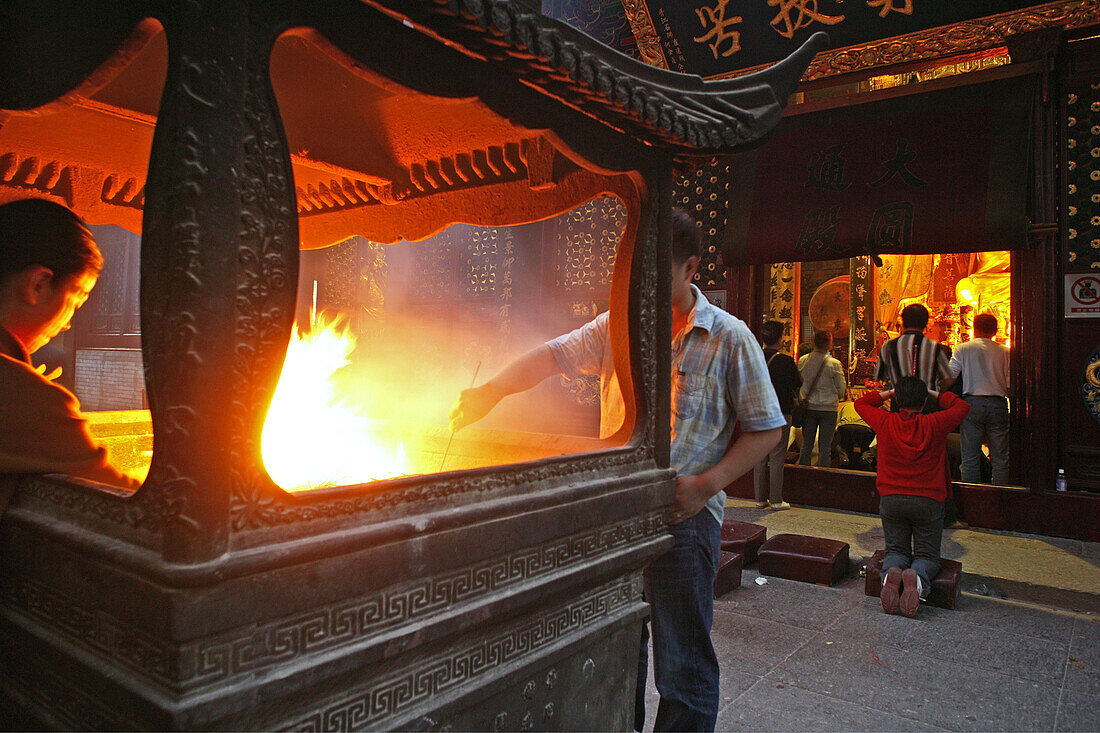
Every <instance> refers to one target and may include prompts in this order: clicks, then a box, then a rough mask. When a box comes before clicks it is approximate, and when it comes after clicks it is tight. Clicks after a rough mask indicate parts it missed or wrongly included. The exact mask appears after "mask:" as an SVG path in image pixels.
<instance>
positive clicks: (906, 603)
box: [898, 568, 920, 618]
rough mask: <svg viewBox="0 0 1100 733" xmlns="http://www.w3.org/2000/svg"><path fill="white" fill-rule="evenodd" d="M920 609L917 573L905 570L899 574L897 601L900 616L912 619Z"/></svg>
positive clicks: (910, 569)
mask: <svg viewBox="0 0 1100 733" xmlns="http://www.w3.org/2000/svg"><path fill="white" fill-rule="evenodd" d="M918 608H920V591H919V590H918V589H917V571H916V570H913V568H909V569H907V570H906V571H905V572H903V573H902V574H901V598H900V599H899V600H898V610H899V611H901V615H902V616H907V617H908V618H913V616H915V615H916V614H917V609H918Z"/></svg>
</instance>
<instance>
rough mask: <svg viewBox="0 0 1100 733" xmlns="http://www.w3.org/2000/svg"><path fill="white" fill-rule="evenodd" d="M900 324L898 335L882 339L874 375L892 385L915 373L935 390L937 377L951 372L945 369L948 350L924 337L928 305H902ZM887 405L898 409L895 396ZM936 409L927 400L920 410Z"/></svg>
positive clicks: (937, 381)
mask: <svg viewBox="0 0 1100 733" xmlns="http://www.w3.org/2000/svg"><path fill="white" fill-rule="evenodd" d="M901 326H902V329H903V330H902V333H901V335H900V336H898V337H897V338H893V339H890V340H889V341H887V342H886V343H884V344H883V345H882V349H881V350H880V351H879V355H878V364H877V365H876V366H875V379H879V380H882V381H883V382H885V383H886V384H887V386H890V387H894V386H897V384H898V382H899V381H900V380H901V378H902V377H918V378H919V379H920V380H921V381H922V382H924V386H926V387H927V388H928V390H929V391H930V392H935V391H936V390H937V389H938V388H939V381H940V380H941V379H947V378H948V377H950V376H951V373H950V372H949V371H948V364H949V363H950V359H951V352H950V350H949V349H948V348H947V347H946V346H944V345H942V344H940V343H939V342H937V341H933V340H932V339H930V338H925V336H924V329H925V327H926V326H928V309H927V308H925V307H924V306H923V305H921V304H920V303H911V304H909V305H907V306H905V308H903V309H902V311H901ZM890 409H891V411H893V412H897V411H898V405H897V401H896V400H892V401H891V404H890ZM937 409H939V405H938V404H937V403H936V402H935V401H933V400H929V401H928V404H927V405H926V406H925V409H924V412H935V411H936V410H937Z"/></svg>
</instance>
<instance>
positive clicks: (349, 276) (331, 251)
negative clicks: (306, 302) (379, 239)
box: [317, 237, 366, 313]
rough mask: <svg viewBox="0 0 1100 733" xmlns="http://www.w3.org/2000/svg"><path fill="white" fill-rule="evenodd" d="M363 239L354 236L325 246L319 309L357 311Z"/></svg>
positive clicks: (318, 289)
mask: <svg viewBox="0 0 1100 733" xmlns="http://www.w3.org/2000/svg"><path fill="white" fill-rule="evenodd" d="M364 243H366V240H365V239H363V238H362V237H352V238H351V239H348V240H346V241H344V242H341V243H340V244H334V245H333V246H331V247H329V248H327V249H326V250H324V252H325V254H324V265H323V270H322V272H323V275H322V277H321V278H320V282H319V283H318V285H317V309H318V311H334V312H340V313H352V312H354V311H355V309H356V307H357V303H358V287H359V270H360V268H361V267H362V254H361V252H360V250H361V248H362V246H363V244H364Z"/></svg>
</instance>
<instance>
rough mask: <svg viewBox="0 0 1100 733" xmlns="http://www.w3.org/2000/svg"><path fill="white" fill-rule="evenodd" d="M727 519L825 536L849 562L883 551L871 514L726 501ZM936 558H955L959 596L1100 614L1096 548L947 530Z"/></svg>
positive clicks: (1099, 552)
mask: <svg viewBox="0 0 1100 733" xmlns="http://www.w3.org/2000/svg"><path fill="white" fill-rule="evenodd" d="M726 516H727V517H731V518H733V519H739V520H741V521H743V522H755V523H756V524H762V525H764V526H765V527H767V528H768V536H769V537H773V536H775V535H777V534H779V533H781V532H790V533H793V534H806V535H811V536H813V537H828V538H830V539H835V540H841V541H843V542H847V543H848V544H849V545H851V557H852V559H853V560H856V559H858V558H861V557H862V558H869V557H870V556H871V554H872V553H873V552H874V551H875V550H881V549H882V547H883V538H882V524H881V522H880V521H879V518H878V516H877V515H872V514H858V513H856V512H845V511H839V510H830V509H813V508H809V507H801V506H795V507H794V508H792V509H788V510H786V511H781V512H775V511H771V510H769V509H757V508H756V507H755V505H754V504H753V502H751V501H745V500H743V499H730V500H729V501H727V502H726ZM941 552H942V554H943V556H944V557H946V558H950V559H952V560H958V561H959V562H961V563H962V564H963V572H964V573H965V576H964V582H963V592H964V593H974V594H977V595H989V596H995V597H1000V598H1006V597H1007V598H1011V599H1015V600H1024V601H1029V602H1033V603H1040V604H1042V605H1052V606H1058V607H1060V608H1065V609H1068V610H1075V611H1085V612H1091V613H1100V543H1098V542H1081V541H1080V540H1067V539H1063V538H1060V537H1044V536H1040V535H1029V534H1021V533H1018V532H1001V531H996V530H990V529H978V528H966V529H948V530H945V531H944V533H943V546H942V551H941Z"/></svg>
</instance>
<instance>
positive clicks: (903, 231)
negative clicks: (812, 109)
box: [726, 77, 1034, 264]
mask: <svg viewBox="0 0 1100 733" xmlns="http://www.w3.org/2000/svg"><path fill="white" fill-rule="evenodd" d="M1033 86H1034V79H1033V78H1031V77H1018V78H1016V79H1010V80H1007V81H999V82H987V83H984V84H975V85H971V86H968V87H965V88H955V89H948V90H944V91H939V92H929V93H924V94H912V95H909V96H905V97H900V98H896V99H890V100H886V101H881V102H872V103H867V104H860V105H852V106H848V107H844V108H840V109H834V110H829V111H827V112H818V113H811V114H804V115H795V116H790V117H786V118H784V120H783V121H782V122H781V123H780V126H779V129H778V130H777V131H776V133H775V134H774V135H773V136H772V138H771V139H770V140H769V141H768V143H767V144H766V145H764V147H762V148H760V149H759V150H757V151H755V152H753V153H750V154H747V155H744V156H739V157H738V158H737V159H735V160H734V162H733V164H732V166H731V170H732V171H733V174H732V175H733V178H732V181H731V184H732V185H731V187H730V188H731V190H734V191H739V192H742V193H741V195H740V196H739V197H738V198H737V199H736V200H734V201H732V202H731V206H732V209H733V211H732V215H731V217H730V222H731V223H730V226H729V228H728V232H729V237H728V238H727V241H726V245H727V248H726V255H727V257H726V261H727V262H730V263H734V264H737V263H748V262H760V263H763V262H784V261H808V260H832V259H843V258H847V257H856V256H859V255H869V254H906V253H908V254H919V253H925V254H927V253H932V252H955V251H958V252H974V251H983V250H1001V249H1012V248H1017V247H1020V246H1023V244H1024V242H1025V237H1026V233H1027V220H1026V214H1027V199H1026V193H1027V181H1028V169H1029V162H1030V159H1029V152H1028V151H1029V146H1028V130H1029V120H1030V109H1031V98H1032V90H1033Z"/></svg>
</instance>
